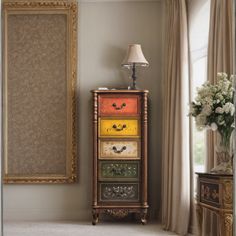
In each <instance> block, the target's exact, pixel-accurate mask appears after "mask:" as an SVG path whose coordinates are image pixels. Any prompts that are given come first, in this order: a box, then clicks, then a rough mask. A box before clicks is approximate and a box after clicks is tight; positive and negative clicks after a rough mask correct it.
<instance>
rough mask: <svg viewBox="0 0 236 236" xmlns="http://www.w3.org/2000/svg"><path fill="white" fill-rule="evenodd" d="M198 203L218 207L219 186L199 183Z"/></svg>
mask: <svg viewBox="0 0 236 236" xmlns="http://www.w3.org/2000/svg"><path fill="white" fill-rule="evenodd" d="M200 202H202V203H206V204H208V205H212V206H215V207H218V206H219V205H220V194H219V184H218V183H208V182H202V181H200Z"/></svg>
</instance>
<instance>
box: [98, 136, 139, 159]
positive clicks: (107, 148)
mask: <svg viewBox="0 0 236 236" xmlns="http://www.w3.org/2000/svg"><path fill="white" fill-rule="evenodd" d="M107 158H114V159H131V158H132V159H139V158H140V141H138V140H132V141H127V140H125V141H114V140H112V141H111V140H108V141H107V140H100V141H99V159H107Z"/></svg>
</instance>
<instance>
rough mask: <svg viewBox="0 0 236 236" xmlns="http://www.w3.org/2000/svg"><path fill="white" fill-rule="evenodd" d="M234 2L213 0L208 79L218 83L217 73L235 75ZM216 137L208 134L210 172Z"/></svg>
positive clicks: (207, 163) (207, 166)
mask: <svg viewBox="0 0 236 236" xmlns="http://www.w3.org/2000/svg"><path fill="white" fill-rule="evenodd" d="M233 9H234V2H233V0H211V10H210V11H211V12H210V29H209V42H208V64H207V78H208V81H210V82H211V83H213V84H214V83H216V75H217V72H226V73H227V74H229V75H230V74H233V73H234V52H235V51H234V49H235V47H234V27H233V22H234V12H233ZM215 136H216V135H214V133H213V132H212V131H211V132H208V134H207V146H208V147H209V148H208V152H207V162H206V169H207V171H209V170H210V169H211V168H213V167H214V165H215V164H216V162H217V161H216V155H215V152H214V145H215V142H216V137H215Z"/></svg>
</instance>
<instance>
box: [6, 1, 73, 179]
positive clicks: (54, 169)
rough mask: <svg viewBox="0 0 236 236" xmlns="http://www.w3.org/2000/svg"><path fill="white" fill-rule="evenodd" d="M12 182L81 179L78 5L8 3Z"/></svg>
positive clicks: (9, 168)
mask: <svg viewBox="0 0 236 236" xmlns="http://www.w3.org/2000/svg"><path fill="white" fill-rule="evenodd" d="M3 7H4V26H5V27H4V44H5V45H4V46H5V47H4V49H5V51H4V114H5V115H4V161H5V164H4V168H5V171H4V172H5V176H4V180H5V182H6V183H68V182H75V181H76V176H77V168H76V167H77V166H76V155H75V153H76V147H75V146H76V145H75V144H76V141H75V99H76V97H75V79H76V19H77V5H76V3H75V2H74V1H65V2H63V1H40V2H37V1H33V2H30V1H27V3H26V2H23V1H18V2H13V1H5V2H4V6H3Z"/></svg>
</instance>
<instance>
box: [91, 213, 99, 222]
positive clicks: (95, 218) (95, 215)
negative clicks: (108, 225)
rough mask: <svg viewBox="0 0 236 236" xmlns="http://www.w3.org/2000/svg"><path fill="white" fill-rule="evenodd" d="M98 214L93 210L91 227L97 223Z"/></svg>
mask: <svg viewBox="0 0 236 236" xmlns="http://www.w3.org/2000/svg"><path fill="white" fill-rule="evenodd" d="M98 218H99V213H98V211H97V210H93V221H92V225H96V224H97V223H98Z"/></svg>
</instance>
